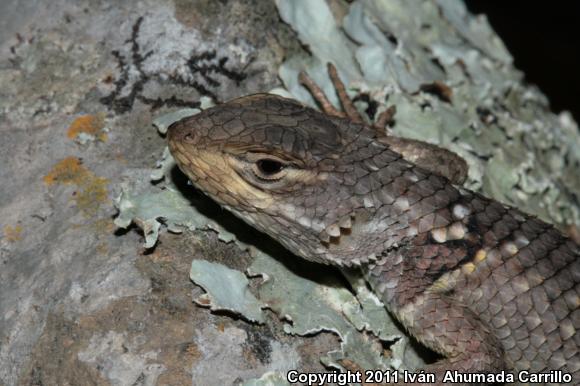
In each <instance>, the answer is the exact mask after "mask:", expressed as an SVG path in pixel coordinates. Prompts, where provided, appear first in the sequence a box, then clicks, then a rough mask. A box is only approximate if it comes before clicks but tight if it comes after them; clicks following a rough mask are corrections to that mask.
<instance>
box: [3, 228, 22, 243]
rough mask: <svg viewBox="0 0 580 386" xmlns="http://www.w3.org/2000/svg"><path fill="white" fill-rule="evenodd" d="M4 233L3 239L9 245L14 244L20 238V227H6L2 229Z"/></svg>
mask: <svg viewBox="0 0 580 386" xmlns="http://www.w3.org/2000/svg"><path fill="white" fill-rule="evenodd" d="M3 231H4V238H5V239H6V241H8V242H9V243H13V242H16V241H18V240H20V239H21V238H22V226H20V225H16V226H11V225H6V226H5V227H4V229H3Z"/></svg>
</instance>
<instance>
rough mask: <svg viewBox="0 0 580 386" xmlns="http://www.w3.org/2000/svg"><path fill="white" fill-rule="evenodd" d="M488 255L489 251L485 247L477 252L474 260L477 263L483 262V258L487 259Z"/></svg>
mask: <svg viewBox="0 0 580 386" xmlns="http://www.w3.org/2000/svg"><path fill="white" fill-rule="evenodd" d="M486 257H487V252H486V251H485V250H484V249H480V250H479V251H477V252H476V253H475V257H474V258H473V260H474V261H475V262H476V263H481V262H482V261H483V260H485V258H486Z"/></svg>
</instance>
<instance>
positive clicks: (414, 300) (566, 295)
mask: <svg viewBox="0 0 580 386" xmlns="http://www.w3.org/2000/svg"><path fill="white" fill-rule="evenodd" d="M329 71H330V74H331V78H332V80H333V83H334V84H335V88H336V90H337V94H338V97H339V100H340V102H341V104H342V106H343V110H344V112H342V111H339V110H337V109H335V108H334V107H333V106H332V104H331V103H330V102H329V101H328V100H327V99H326V98H325V96H324V94H323V93H322V91H321V90H320V89H319V88H317V86H316V85H315V84H314V82H312V81H311V80H310V78H308V76H306V75H305V74H301V81H302V83H303V84H305V85H306V86H307V88H308V89H309V90H310V92H311V93H312V95H313V96H314V97H315V99H316V100H317V101H318V102H319V104H320V105H321V106H322V110H323V111H322V112H321V111H318V110H316V109H313V108H310V107H308V106H306V105H304V104H302V103H300V102H298V101H295V100H293V99H289V98H284V97H281V96H277V95H273V94H253V95H248V96H243V97H240V98H237V99H233V100H231V101H229V102H226V103H223V104H221V105H218V106H215V107H212V108H210V109H206V110H204V111H202V112H200V113H198V114H197V115H194V116H191V117H187V118H184V119H182V120H180V121H177V122H176V123H174V124H172V125H171V126H170V127H169V129H168V134H167V138H168V146H169V149H170V152H171V154H172V155H173V157H174V159H175V161H176V163H177V165H178V167H179V168H180V169H181V171H183V173H185V175H186V176H187V177H188V178H189V179H190V180H191V182H192V183H193V185H194V186H195V187H197V188H198V189H200V190H201V191H202V192H203V193H205V194H206V195H208V196H209V197H210V198H212V199H213V200H214V201H216V202H217V203H218V204H219V205H221V206H222V207H223V208H225V209H227V210H229V211H230V212H232V213H233V214H234V215H236V216H238V217H239V218H241V219H242V220H244V221H245V222H246V223H248V224H249V225H251V226H253V227H255V228H257V229H258V230H260V231H261V232H263V233H265V234H267V235H269V236H270V237H272V238H273V239H275V240H276V241H278V242H279V243H281V244H282V245H283V246H284V247H285V248H287V249H288V250H290V251H291V252H292V253H293V254H295V255H296V256H298V257H299V258H303V259H307V260H310V261H314V262H318V263H321V264H327V265H334V266H339V267H343V268H345V269H350V268H352V269H361V270H362V271H363V273H364V275H365V279H366V280H367V281H368V283H369V285H370V286H371V288H372V289H373V291H374V292H375V293H376V294H377V296H379V298H380V299H381V300H382V302H383V303H384V305H385V307H386V309H387V311H388V312H390V313H391V314H392V315H394V316H395V318H396V319H398V320H399V321H400V322H401V324H402V325H403V326H404V327H405V328H406V330H407V331H408V333H409V334H410V335H412V336H413V337H414V338H416V339H417V340H418V341H419V342H421V343H422V344H423V345H425V346H426V347H428V348H430V349H431V350H433V351H435V352H436V353H438V354H440V356H441V357H442V359H440V360H438V361H436V362H435V363H432V364H428V365H426V366H425V367H424V369H423V370H425V371H426V372H430V373H433V374H435V375H436V379H437V383H436V384H442V382H441V379H442V378H443V375H444V373H445V372H446V371H457V372H459V373H474V372H477V373H497V372H501V371H507V372H509V373H512V374H516V373H519V372H521V371H524V370H525V371H529V372H541V373H549V372H551V371H553V370H560V371H562V372H563V373H567V374H571V376H572V384H575V385H578V384H580V353H579V351H580V350H579V347H580V334H577V331H578V330H580V309H579V305H580V284H579V283H580V248H579V246H578V245H577V244H575V243H574V242H573V241H571V240H570V239H569V238H567V237H566V236H565V235H563V234H562V233H560V232H559V231H558V230H557V229H556V228H555V227H554V226H553V225H550V224H548V223H546V222H544V221H542V220H540V219H538V218H536V217H534V216H531V215H528V214H526V213H523V212H522V211H520V210H518V209H517V208H514V207H510V206H508V205H504V204H502V203H499V202H497V201H495V200H493V199H490V198H487V197H485V196H483V195H481V194H479V193H476V192H473V191H470V190H468V189H465V188H463V187H461V186H460V183H461V182H462V179H464V177H465V173H463V172H462V171H461V170H462V167H459V168H456V169H457V170H452V171H448V169H447V168H445V167H444V168H441V167H440V165H436V163H437V162H434V161H433V159H434V158H433V157H431V155H432V154H433V153H437V149H435V148H434V147H431V148H429V147H427V150H426V151H414V150H413V149H416V148H419V149H420V148H421V146H420V145H421V143H419V142H413V141H412V140H409V141H406V140H404V139H397V138H396V137H393V138H390V137H392V136H391V135H389V134H388V133H387V131H385V130H380V126H381V125H384V124H385V123H387V122H388V121H389V120H390V119H392V115H393V113H394V111H393V110H394V109H388V110H387V111H386V112H384V113H383V114H382V115H381V116H380V117H379V118H378V120H377V123H376V124H374V125H370V124H367V123H365V122H364V121H363V120H362V118H361V117H360V115H358V113H357V112H356V109H355V107H354V106H353V104H352V101H350V99H349V98H348V95H347V94H346V92H345V88H344V84H342V82H341V81H340V79H339V78H338V75H337V74H336V69H334V67H333V66H332V65H331V66H329ZM415 145H418V146H415ZM431 146H433V145H431ZM439 155H440V154H439ZM438 158H440V157H438V156H437V155H436V156H435V159H438ZM457 158H460V157H457ZM452 159H453V158H452ZM458 162H459V161H458ZM446 170H447V171H446Z"/></svg>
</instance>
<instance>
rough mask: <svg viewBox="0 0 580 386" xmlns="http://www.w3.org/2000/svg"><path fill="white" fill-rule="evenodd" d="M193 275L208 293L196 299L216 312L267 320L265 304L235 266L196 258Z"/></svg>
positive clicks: (192, 269) (190, 275)
mask: <svg viewBox="0 0 580 386" xmlns="http://www.w3.org/2000/svg"><path fill="white" fill-rule="evenodd" d="M189 277H190V278H191V280H193V282H194V283H195V284H197V285H199V286H200V287H202V288H203V289H204V290H206V291H207V293H205V294H203V295H201V296H199V297H198V298H197V299H195V302H196V303H197V304H199V305H201V306H204V307H209V309H210V310H212V311H231V312H234V313H236V314H239V315H241V316H242V317H244V318H245V319H247V320H249V321H252V322H258V323H263V322H264V313H263V312H262V308H264V307H265V304H264V303H263V302H261V301H259V300H258V299H256V297H255V296H254V295H252V293H251V292H250V290H249V288H248V284H249V281H248V278H247V277H246V276H245V275H244V274H243V273H241V272H240V271H237V270H235V269H231V268H228V267H226V266H224V265H221V264H217V263H211V262H209V261H205V260H193V262H192V263H191V271H190V273H189Z"/></svg>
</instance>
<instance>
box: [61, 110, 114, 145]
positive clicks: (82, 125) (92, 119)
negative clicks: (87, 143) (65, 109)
mask: <svg viewBox="0 0 580 386" xmlns="http://www.w3.org/2000/svg"><path fill="white" fill-rule="evenodd" d="M104 128H105V116H104V114H102V113H101V114H95V115H81V116H80V117H78V118H77V119H75V120H74V121H73V122H72V123H71V125H70V126H69V128H68V132H67V137H68V138H70V139H75V138H77V137H78V136H79V134H81V133H85V134H88V135H91V136H93V137H95V138H96V139H98V140H99V141H102V142H105V141H106V140H107V133H105V131H104V130H103V129H104Z"/></svg>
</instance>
